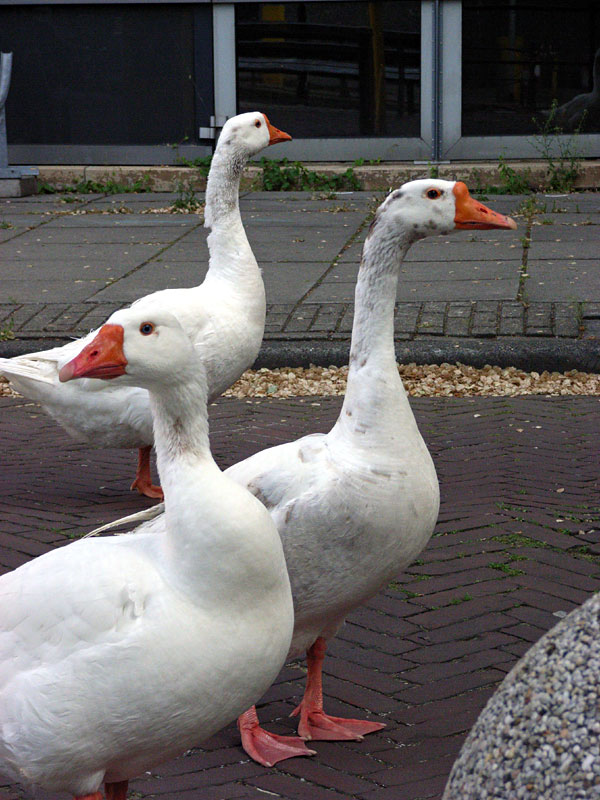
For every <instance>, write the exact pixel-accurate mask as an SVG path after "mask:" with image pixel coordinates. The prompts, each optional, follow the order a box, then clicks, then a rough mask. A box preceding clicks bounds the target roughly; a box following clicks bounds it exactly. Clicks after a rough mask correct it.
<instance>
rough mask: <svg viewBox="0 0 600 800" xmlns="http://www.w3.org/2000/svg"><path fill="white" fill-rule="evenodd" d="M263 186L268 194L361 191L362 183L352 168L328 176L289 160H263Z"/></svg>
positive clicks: (261, 164)
mask: <svg viewBox="0 0 600 800" xmlns="http://www.w3.org/2000/svg"><path fill="white" fill-rule="evenodd" d="M260 166H261V167H262V185H261V188H262V189H263V191H266V192H294V191H300V192H301V191H330V192H339V191H360V189H361V188H362V186H361V183H360V181H359V180H358V178H357V177H356V175H355V174H354V170H353V169H352V167H348V169H347V170H345V171H344V172H342V173H341V174H335V175H334V174H332V175H327V174H325V173H322V172H313V170H310V169H307V168H306V167H305V166H304V164H301V163H300V161H288V159H287V158H282V159H280V160H273V159H269V158H264V157H263V158H261V160H260Z"/></svg>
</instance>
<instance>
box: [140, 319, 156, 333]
mask: <svg viewBox="0 0 600 800" xmlns="http://www.w3.org/2000/svg"><path fill="white" fill-rule="evenodd" d="M140 333H141V334H142V336H150V334H151V333H154V325H153V324H152V323H151V322H142V324H141V325H140Z"/></svg>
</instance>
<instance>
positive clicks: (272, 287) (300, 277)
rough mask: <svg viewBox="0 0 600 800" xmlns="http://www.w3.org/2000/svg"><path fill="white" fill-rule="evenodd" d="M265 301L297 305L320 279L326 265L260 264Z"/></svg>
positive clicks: (311, 263) (310, 263)
mask: <svg viewBox="0 0 600 800" xmlns="http://www.w3.org/2000/svg"><path fill="white" fill-rule="evenodd" d="M261 267H262V271H263V279H264V282H265V290H266V293H267V301H268V302H269V303H285V304H288V303H290V304H293V303H297V302H298V301H299V300H300V299H301V298H302V297H303V296H304V295H305V294H306V292H308V290H309V289H310V288H311V287H312V286H314V284H315V282H316V281H317V280H319V278H321V276H322V275H323V273H324V272H325V270H326V269H327V265H326V264H323V263H322V262H310V261H304V262H300V263H285V264H282V263H261Z"/></svg>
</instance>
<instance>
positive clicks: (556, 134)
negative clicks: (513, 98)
mask: <svg viewBox="0 0 600 800" xmlns="http://www.w3.org/2000/svg"><path fill="white" fill-rule="evenodd" d="M557 111H558V100H556V99H555V100H553V101H552V105H551V106H550V111H549V112H548V116H547V117H546V119H545V120H544V121H543V122H542V123H540V122H539V121H538V120H537V119H535V118H534V122H535V123H536V124H537V125H538V133H537V134H535V136H534V137H533V146H534V147H535V149H536V150H537V151H538V153H539V154H540V156H541V157H542V158H543V159H544V160H545V161H546V163H547V165H548V185H547V188H548V189H549V190H550V191H552V192H572V191H573V188H574V186H575V180H576V179H577V176H578V175H579V167H580V164H581V153H580V151H579V149H578V146H577V137H578V136H579V134H580V133H581V129H582V127H583V124H584V122H585V116H586V115H585V114H583V116H582V118H581V120H580V122H579V124H578V126H577V127H576V128H575V130H574V131H573V133H572V134H571V135H570V136H567V137H565V135H564V133H565V132H564V130H563V129H562V127H561V126H560V125H559V124H558V121H557Z"/></svg>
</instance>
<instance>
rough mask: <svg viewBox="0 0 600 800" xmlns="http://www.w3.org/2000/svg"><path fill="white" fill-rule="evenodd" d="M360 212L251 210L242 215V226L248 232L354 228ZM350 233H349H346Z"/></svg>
mask: <svg viewBox="0 0 600 800" xmlns="http://www.w3.org/2000/svg"><path fill="white" fill-rule="evenodd" d="M364 219H365V214H363V213H362V212H340V213H339V214H335V213H330V212H327V211H306V212H300V213H298V214H296V215H294V214H292V213H289V212H287V213H285V214H282V213H277V212H273V213H272V214H271V213H269V212H258V211H253V212H249V213H247V214H243V215H242V220H243V223H244V227H245V228H246V231H247V232H248V234H249V233H250V231H252V230H255V229H264V228H265V227H266V228H267V229H269V230H279V229H283V228H292V229H294V230H308V229H310V230H315V229H316V230H319V229H322V230H325V231H329V230H331V229H334V230H337V229H344V230H347V229H348V228H350V229H351V232H352V231H354V230H356V229H357V228H358V227H359V226H360V225H361V223H362V222H363V220H364ZM348 235H350V234H348Z"/></svg>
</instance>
